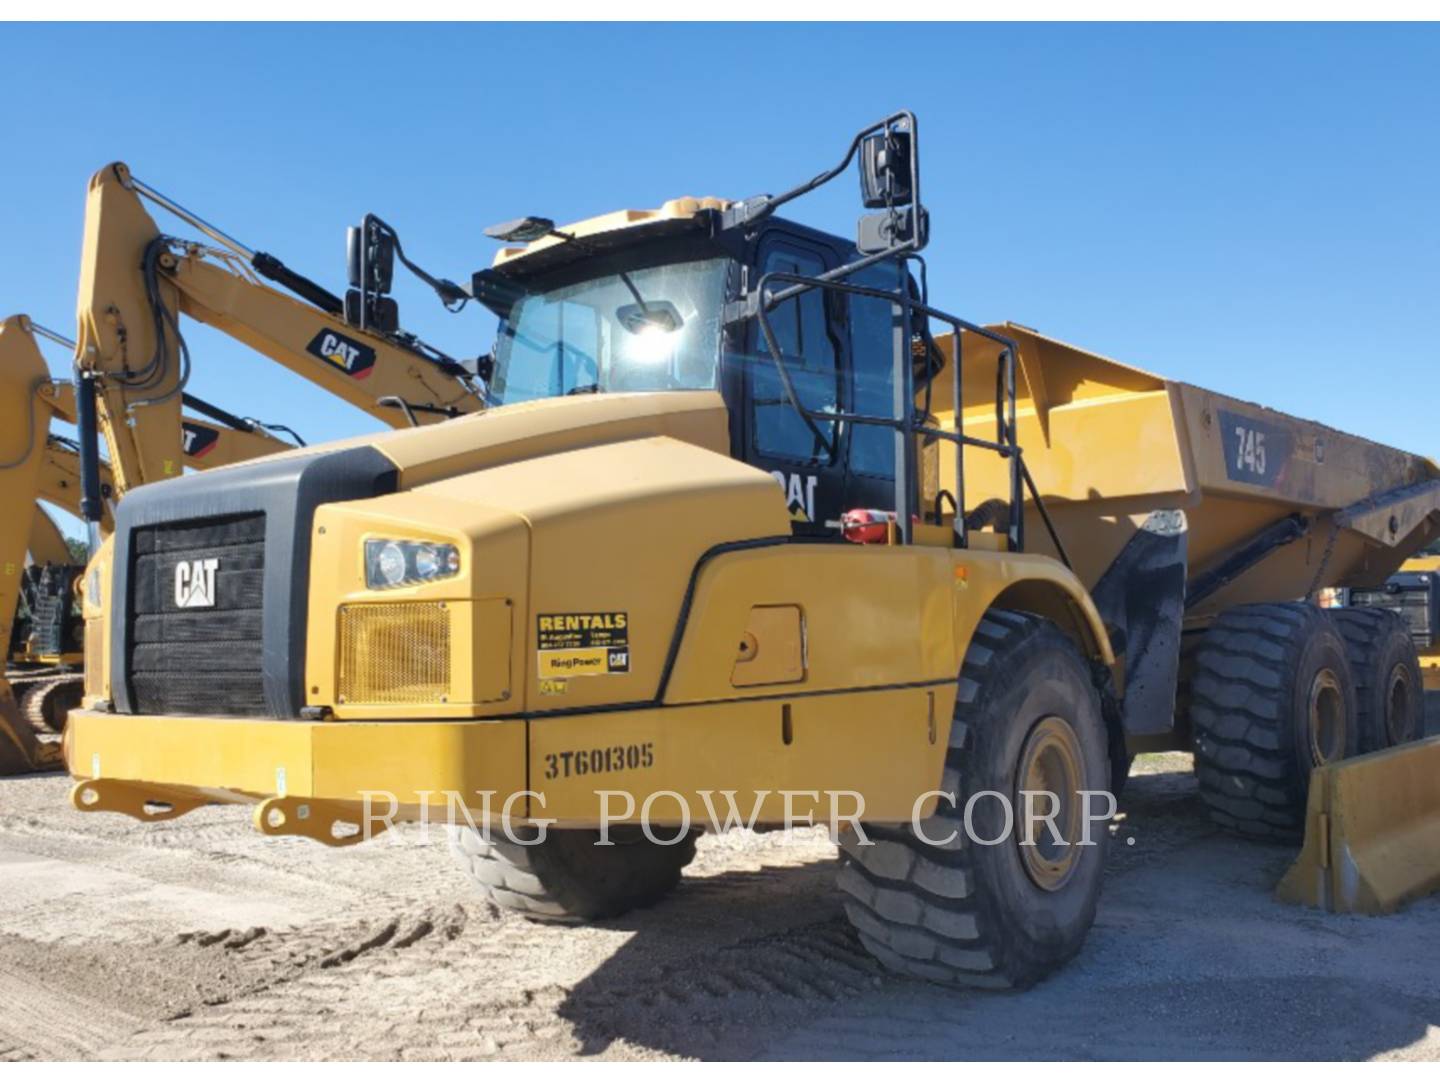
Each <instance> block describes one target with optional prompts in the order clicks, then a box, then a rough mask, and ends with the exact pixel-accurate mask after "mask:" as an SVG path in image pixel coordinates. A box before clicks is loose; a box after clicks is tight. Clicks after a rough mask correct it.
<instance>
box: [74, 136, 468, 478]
mask: <svg viewBox="0 0 1440 1080" xmlns="http://www.w3.org/2000/svg"><path fill="white" fill-rule="evenodd" d="M142 198H148V199H150V201H152V202H154V203H157V204H158V205H161V206H163V207H165V208H166V209H168V210H170V211H172V212H174V213H177V214H179V215H181V216H182V217H183V218H184V219H185V220H187V221H188V222H190V223H191V224H193V225H195V226H196V227H198V228H199V229H200V230H201V231H202V232H204V233H206V235H207V236H208V237H209V238H210V239H212V240H214V241H215V242H216V245H218V246H210V245H205V244H201V243H197V242H192V241H181V240H177V239H175V238H173V237H170V236H166V235H164V234H163V233H162V232H161V231H160V228H159V226H158V225H156V223H155V220H154V219H153V218H152V217H151V216H150V214H149V213H148V212H147V210H146V208H145V206H144V203H143V201H142ZM262 275H264V276H269V277H271V278H272V279H274V280H277V281H280V282H281V283H283V284H285V285H286V286H287V288H290V289H291V290H292V291H297V292H299V293H300V294H301V295H303V296H304V297H305V299H303V300H302V299H297V298H296V297H294V296H290V295H287V294H286V293H283V292H280V291H279V290H278V289H274V288H271V287H270V286H268V285H266V284H264V283H263V282H261V281H260V280H259V278H260V276H262ZM344 307H345V304H344V302H343V301H342V300H341V299H340V298H339V297H336V296H334V295H332V294H330V293H329V292H327V291H326V290H325V289H323V288H322V287H320V286H319V285H316V284H315V283H314V282H311V281H309V280H308V279H305V278H303V277H301V276H300V275H298V274H296V273H294V272H293V271H291V270H289V269H288V268H286V267H285V266H284V264H283V263H281V262H280V261H279V260H278V259H275V258H274V257H273V256H270V255H266V254H264V253H263V252H254V251H251V250H250V249H249V248H246V247H244V246H243V245H241V244H239V243H238V242H236V241H234V240H233V239H232V238H230V237H228V236H226V235H225V234H224V233H221V232H219V231H218V230H216V229H214V228H213V227H211V226H208V225H207V224H206V223H205V222H204V221H202V220H201V219H199V218H198V217H195V216H194V215H192V214H189V212H188V211H185V210H184V209H183V208H181V207H179V206H178V205H177V204H175V203H173V202H171V201H170V200H168V199H165V198H164V197H163V196H161V195H159V194H158V193H157V192H155V191H154V190H153V189H151V188H148V187H147V186H146V185H144V184H142V183H141V182H139V181H137V180H135V179H134V178H133V177H132V176H131V175H130V171H129V169H128V168H127V167H126V166H125V165H123V164H119V163H116V164H112V165H108V166H106V167H105V168H103V169H101V170H100V171H99V172H98V173H96V174H95V176H94V177H93V178H92V179H91V181H90V190H89V195H88V198H87V202H86V209H85V241H84V250H83V255H82V264H81V271H80V291H79V299H78V311H77V317H78V324H79V327H80V344H79V347H78V348H77V350H76V364H77V367H78V368H79V370H80V373H81V376H82V377H83V378H93V379H94V380H95V384H96V390H97V405H98V412H99V416H100V421H101V424H102V426H103V428H104V430H105V434H106V439H107V441H108V442H109V449H110V462H111V467H112V468H113V470H114V473H115V476H114V480H115V485H116V491H117V493H118V494H121V495H123V494H124V492H125V491H127V490H129V489H130V488H132V487H134V486H136V485H138V484H142V483H150V482H153V481H155V480H161V479H165V478H167V477H170V476H174V475H177V474H178V472H179V471H180V464H181V460H182V459H181V453H182V446H181V434H180V426H179V425H180V405H181V398H182V395H183V392H184V387H185V382H186V379H187V377H188V369H189V357H188V350H187V348H186V346H185V342H184V335H183V332H182V330H181V324H180V320H179V316H180V315H185V316H188V317H190V318H193V319H195V320H197V321H198V322H202V323H205V324H206V325H209V326H213V327H215V328H216V329H218V330H220V331H222V332H223V333H225V334H227V335H229V336H230V337H233V338H234V339H236V340H237V341H240V342H243V343H244V344H246V345H249V346H250V347H251V348H253V349H255V350H256V351H257V352H259V353H261V354H262V355H264V356H267V357H269V358H270V359H271V360H274V361H275V362H276V363H278V364H280V365H282V366H283V367H285V368H288V369H289V370H290V371H293V372H295V373H296V374H298V375H300V376H301V377H302V378H305V379H307V380H309V381H310V382H312V383H314V384H315V385H317V386H319V387H320V388H321V389H323V390H326V391H328V392H329V393H331V394H334V395H335V396H336V397H339V398H341V399H342V400H344V401H347V402H349V403H350V404H352V405H354V406H356V407H357V408H360V409H362V410H364V411H365V412H367V413H368V414H370V415H371V416H373V417H375V418H377V419H379V420H381V421H382V422H384V423H385V424H388V425H389V426H392V427H404V426H407V425H408V424H410V423H417V424H426V423H433V422H436V421H439V420H444V419H447V418H449V417H453V416H459V415H463V414H465V413H471V412H476V411H479V410H480V409H482V408H483V407H484V399H483V397H482V396H481V395H480V393H479V392H478V390H477V389H476V387H475V384H474V383H473V381H472V379H471V376H470V374H469V373H468V372H467V370H466V369H465V368H464V367H462V366H461V365H459V364H458V363H456V362H454V361H452V360H449V359H448V358H445V357H443V356H441V355H439V354H438V353H436V352H435V351H434V350H432V349H428V348H427V347H425V346H424V345H423V344H421V343H420V342H419V341H418V340H417V339H415V338H413V337H410V336H409V335H405V334H402V333H399V332H391V333H381V332H378V331H376V330H372V329H361V328H359V327H357V326H354V325H351V324H350V323H348V322H347V321H346V320H345V318H344V317H343V311H344ZM142 417H144V418H145V419H146V420H151V419H152V418H155V417H159V418H161V420H162V421H163V422H158V423H157V422H140V419H141V418H142ZM132 421H135V422H132Z"/></svg>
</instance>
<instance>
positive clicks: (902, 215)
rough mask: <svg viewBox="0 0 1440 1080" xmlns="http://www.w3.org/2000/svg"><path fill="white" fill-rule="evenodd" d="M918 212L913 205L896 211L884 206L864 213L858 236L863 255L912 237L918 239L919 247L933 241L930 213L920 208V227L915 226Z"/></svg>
mask: <svg viewBox="0 0 1440 1080" xmlns="http://www.w3.org/2000/svg"><path fill="white" fill-rule="evenodd" d="M916 216H917V215H916V213H915V207H913V206H907V207H906V208H905V209H904V210H897V211H896V212H895V213H893V214H891V213H887V212H885V211H883V210H882V211H881V212H880V213H878V214H865V215H863V216H862V217H861V218H860V227H859V230H858V235H857V237H856V239H855V247H856V250H858V251H859V252H860V254H862V255H875V254H877V253H879V252H881V251H889V250H890V249H891V248H893V247H898V246H899V245H900V244H906V243H910V242H911V241H915V242H916V244H915V246H916V247H917V248H923V247H924V246H925V245H926V244H927V243H929V241H930V213H929V211H927V210H924V209H921V211H920V213H919V215H918V216H919V219H920V225H919V228H918V229H917V228H916V226H915V219H916Z"/></svg>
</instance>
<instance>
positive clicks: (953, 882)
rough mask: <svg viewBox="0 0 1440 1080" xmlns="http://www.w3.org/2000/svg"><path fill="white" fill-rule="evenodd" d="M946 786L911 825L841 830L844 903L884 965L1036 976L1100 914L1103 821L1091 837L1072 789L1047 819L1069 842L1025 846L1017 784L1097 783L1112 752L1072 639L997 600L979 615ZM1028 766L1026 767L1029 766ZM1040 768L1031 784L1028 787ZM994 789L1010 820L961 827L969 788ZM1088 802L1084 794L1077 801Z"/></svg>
mask: <svg viewBox="0 0 1440 1080" xmlns="http://www.w3.org/2000/svg"><path fill="white" fill-rule="evenodd" d="M945 761H946V764H945V772H944V778H943V780H942V781H941V783H940V785H939V786H940V788H941V789H942V790H944V791H945V792H947V793H948V794H949V795H951V796H954V798H955V806H954V807H952V806H950V805H949V802H948V800H946V799H942V800H941V801H940V803H939V806H938V808H937V813H936V816H935V817H932V818H930V819H928V820H927V821H925V822H922V823H921V826H922V832H923V834H924V835H925V836H926V837H929V838H931V839H933V840H939V839H941V838H943V837H945V836H946V835H947V834H950V833H951V832H952V830H953V831H954V837H953V838H952V839H950V840H949V841H947V842H946V843H945V844H944V845H943V846H936V845H934V844H933V843H928V842H927V841H926V840H925V839H922V838H921V837H920V836H917V835H916V833H915V831H914V828H913V827H912V826H910V825H906V826H903V827H899V828H894V827H891V828H881V827H878V826H866V827H865V833H866V834H867V837H868V839H869V840H870V841H871V843H870V844H869V845H866V844H862V843H860V838H859V836H858V835H857V834H856V832H855V831H854V830H853V829H852V830H849V831H847V832H846V833H845V834H844V835H842V837H841V848H840V854H841V866H840V874H839V882H838V883H839V885H840V888H841V889H843V890H844V892H845V893H846V897H845V912H846V914H847V915H848V916H849V919H850V922H851V924H852V925H853V926H854V927H855V929H856V930H857V931H858V932H859V934H860V940H861V942H862V943H863V944H864V946H865V948H866V949H867V950H868V951H869V952H870V953H871V954H872V955H874V956H875V957H876V958H877V959H878V960H879V961H880V962H881V963H882V964H884V965H885V966H886V967H887V968H889V969H891V970H892V971H896V972H899V973H901V974H904V975H909V976H917V977H920V978H925V979H930V980H933V981H936V982H942V983H950V984H959V985H964V986H979V987H992V988H1001V989H1005V988H1020V987H1025V986H1029V985H1031V984H1032V983H1035V982H1037V981H1038V980H1040V979H1042V978H1044V977H1045V976H1046V975H1048V974H1050V973H1051V972H1052V971H1054V970H1055V969H1057V968H1059V967H1060V966H1061V965H1063V964H1064V963H1065V962H1066V961H1068V960H1069V959H1070V958H1071V957H1073V956H1074V955H1075V954H1076V953H1077V952H1079V951H1080V947H1081V945H1082V944H1083V943H1084V940H1085V935H1086V933H1087V932H1088V931H1089V929H1090V925H1091V923H1093V922H1094V920H1095V906H1096V902H1097V900H1098V898H1099V894H1100V881H1101V872H1102V870H1103V869H1104V864H1105V852H1106V848H1107V846H1108V840H1109V831H1108V830H1107V829H1106V828H1105V826H1104V824H1103V823H1101V824H1099V825H1098V826H1097V825H1095V824H1093V823H1092V824H1091V826H1090V830H1089V836H1088V839H1089V840H1091V841H1093V845H1082V844H1081V843H1079V842H1078V841H1081V840H1084V839H1087V837H1086V835H1085V832H1084V830H1083V823H1082V822H1081V821H1079V820H1077V816H1076V814H1075V809H1076V808H1077V801H1076V800H1066V801H1067V802H1069V803H1070V806H1069V808H1068V810H1067V812H1066V813H1065V814H1062V816H1060V817H1058V818H1057V819H1056V825H1057V827H1058V828H1059V830H1060V832H1061V834H1062V836H1064V837H1065V838H1067V839H1069V840H1071V841H1072V843H1070V844H1069V845H1068V846H1050V845H1048V844H1046V843H1045V838H1047V833H1046V830H1045V827H1044V826H1043V825H1037V828H1036V831H1035V835H1036V838H1037V839H1040V840H1041V843H1040V844H1037V845H1032V846H1030V847H1029V848H1028V853H1027V852H1026V849H1022V846H1021V845H1020V844H1019V843H1018V842H1017V841H1018V839H1019V838H1020V835H1021V834H1022V832H1023V827H1022V826H1021V824H1020V820H1021V818H1022V816H1023V813H1024V805H1023V803H1022V802H1020V801H1019V800H1018V799H1017V796H1016V792H1017V790H1032V791H1041V790H1046V791H1053V790H1054V789H1055V788H1061V789H1062V790H1069V791H1079V790H1085V791H1103V790H1108V788H1109V785H1110V754H1109V748H1108V738H1107V733H1106V729H1105V723H1104V720H1103V719H1102V714H1101V708H1100V700H1099V697H1098V695H1097V693H1096V690H1095V687H1094V685H1093V684H1092V682H1091V678H1090V671H1089V668H1088V666H1087V664H1086V662H1085V660H1084V659H1083V658H1082V657H1081V655H1080V654H1079V652H1078V651H1077V650H1076V648H1075V646H1074V645H1073V644H1072V643H1071V641H1070V640H1069V639H1068V638H1067V637H1065V635H1064V634H1062V633H1061V632H1060V631H1059V630H1058V629H1057V628H1056V627H1055V626H1054V625H1053V624H1051V623H1049V622H1047V621H1045V620H1044V619H1040V618H1037V617H1035V616H1033V615H1027V614H1021V613H1019V612H1014V611H1002V610H992V611H991V612H989V613H988V614H987V615H986V616H985V618H984V619H983V620H982V621H981V622H980V625H979V626H978V627H977V628H976V631H975V636H974V638H973V639H972V641H971V643H970V647H969V649H968V650H967V652H966V655H965V663H964V666H963V667H962V669H961V673H960V689H959V695H958V697H957V699H956V705H955V717H954V721H953V723H952V724H951V728H950V740H949V750H948V752H947V754H946V759H945ZM1027 778H1029V779H1027ZM1037 778H1038V781H1039V786H1033V785H1035V784H1036V783H1037ZM981 792H1000V793H1003V794H1005V795H1006V796H1007V797H1008V798H1010V799H1011V800H1014V801H1012V804H1011V805H1012V806H1014V807H1015V831H1014V833H1012V835H1010V836H1009V837H1008V838H1006V839H1005V840H1004V841H1003V842H1001V843H998V844H980V843H976V842H974V841H973V840H972V839H970V838H969V837H968V836H966V828H965V821H964V818H965V809H966V804H967V800H969V799H971V798H975V796H976V795H977V793H981ZM1078 802H1079V803H1083V800H1078ZM973 807H974V808H973V813H972V824H973V835H974V836H975V837H979V838H980V839H992V838H995V837H998V836H1001V835H1003V833H1004V825H1005V815H1004V812H1003V810H1002V807H1001V804H1000V801H999V800H998V799H996V798H994V797H981V798H975V802H974V804H973Z"/></svg>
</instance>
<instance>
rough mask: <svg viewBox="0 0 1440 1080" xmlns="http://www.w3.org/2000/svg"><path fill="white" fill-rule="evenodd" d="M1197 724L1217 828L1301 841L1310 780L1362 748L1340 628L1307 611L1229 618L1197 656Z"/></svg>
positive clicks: (1205, 795) (1231, 613) (1198, 755)
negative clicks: (1314, 771)
mask: <svg viewBox="0 0 1440 1080" xmlns="http://www.w3.org/2000/svg"><path fill="white" fill-rule="evenodd" d="M1190 718H1191V723H1192V724H1193V729H1194V740H1195V775H1196V777H1197V779H1198V780H1199V781H1200V796H1201V798H1202V799H1203V800H1204V801H1205V804H1206V806H1207V807H1208V808H1209V811H1210V816H1211V818H1212V819H1214V820H1215V821H1216V822H1217V823H1219V824H1221V825H1224V826H1225V827H1227V828H1230V829H1233V830H1235V831H1236V832H1240V833H1243V834H1245V835H1247V836H1254V837H1262V838H1267V839H1272V840H1279V841H1284V842H1287V843H1290V842H1295V841H1298V840H1299V839H1300V837H1301V835H1302V834H1303V832H1304V827H1305V802H1306V799H1307V798H1308V797H1309V792H1310V771H1311V770H1312V769H1313V768H1314V767H1315V766H1317V765H1323V764H1327V763H1331V762H1335V761H1340V760H1342V759H1344V758H1348V757H1353V756H1354V755H1355V752H1356V748H1357V746H1358V745H1359V739H1358V736H1359V724H1358V709H1357V705H1356V698H1355V685H1354V678H1353V676H1352V674H1351V671H1350V664H1349V661H1348V660H1347V658H1346V649H1345V642H1344V640H1343V639H1342V638H1341V636H1340V632H1339V630H1338V628H1337V626H1336V623H1335V622H1334V620H1332V619H1331V618H1330V617H1329V616H1328V615H1327V614H1326V613H1325V612H1324V611H1322V610H1320V609H1319V608H1317V607H1314V606H1313V605H1311V604H1306V603H1291V604H1245V605H1242V606H1239V607H1234V608H1230V609H1229V610H1228V611H1225V612H1223V613H1222V614H1221V615H1220V616H1219V617H1218V618H1217V619H1216V620H1215V622H1214V623H1213V624H1212V625H1211V627H1210V629H1209V630H1207V631H1206V632H1205V636H1204V638H1203V639H1202V640H1201V642H1200V646H1199V648H1198V649H1197V650H1196V653H1195V672H1194V677H1193V679H1192V681H1191V684H1190Z"/></svg>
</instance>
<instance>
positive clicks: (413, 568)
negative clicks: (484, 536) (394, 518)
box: [365, 540, 460, 589]
mask: <svg viewBox="0 0 1440 1080" xmlns="http://www.w3.org/2000/svg"><path fill="white" fill-rule="evenodd" d="M459 572H460V551H459V549H458V548H456V546H455V545H454V544H431V543H428V542H425V541H422V540H366V541H365V585H366V587H367V588H370V589H394V588H396V587H398V586H400V585H419V584H423V583H424V582H427V581H438V580H440V579H441V578H448V577H454V576H455V575H456V574H458V573H459Z"/></svg>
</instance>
